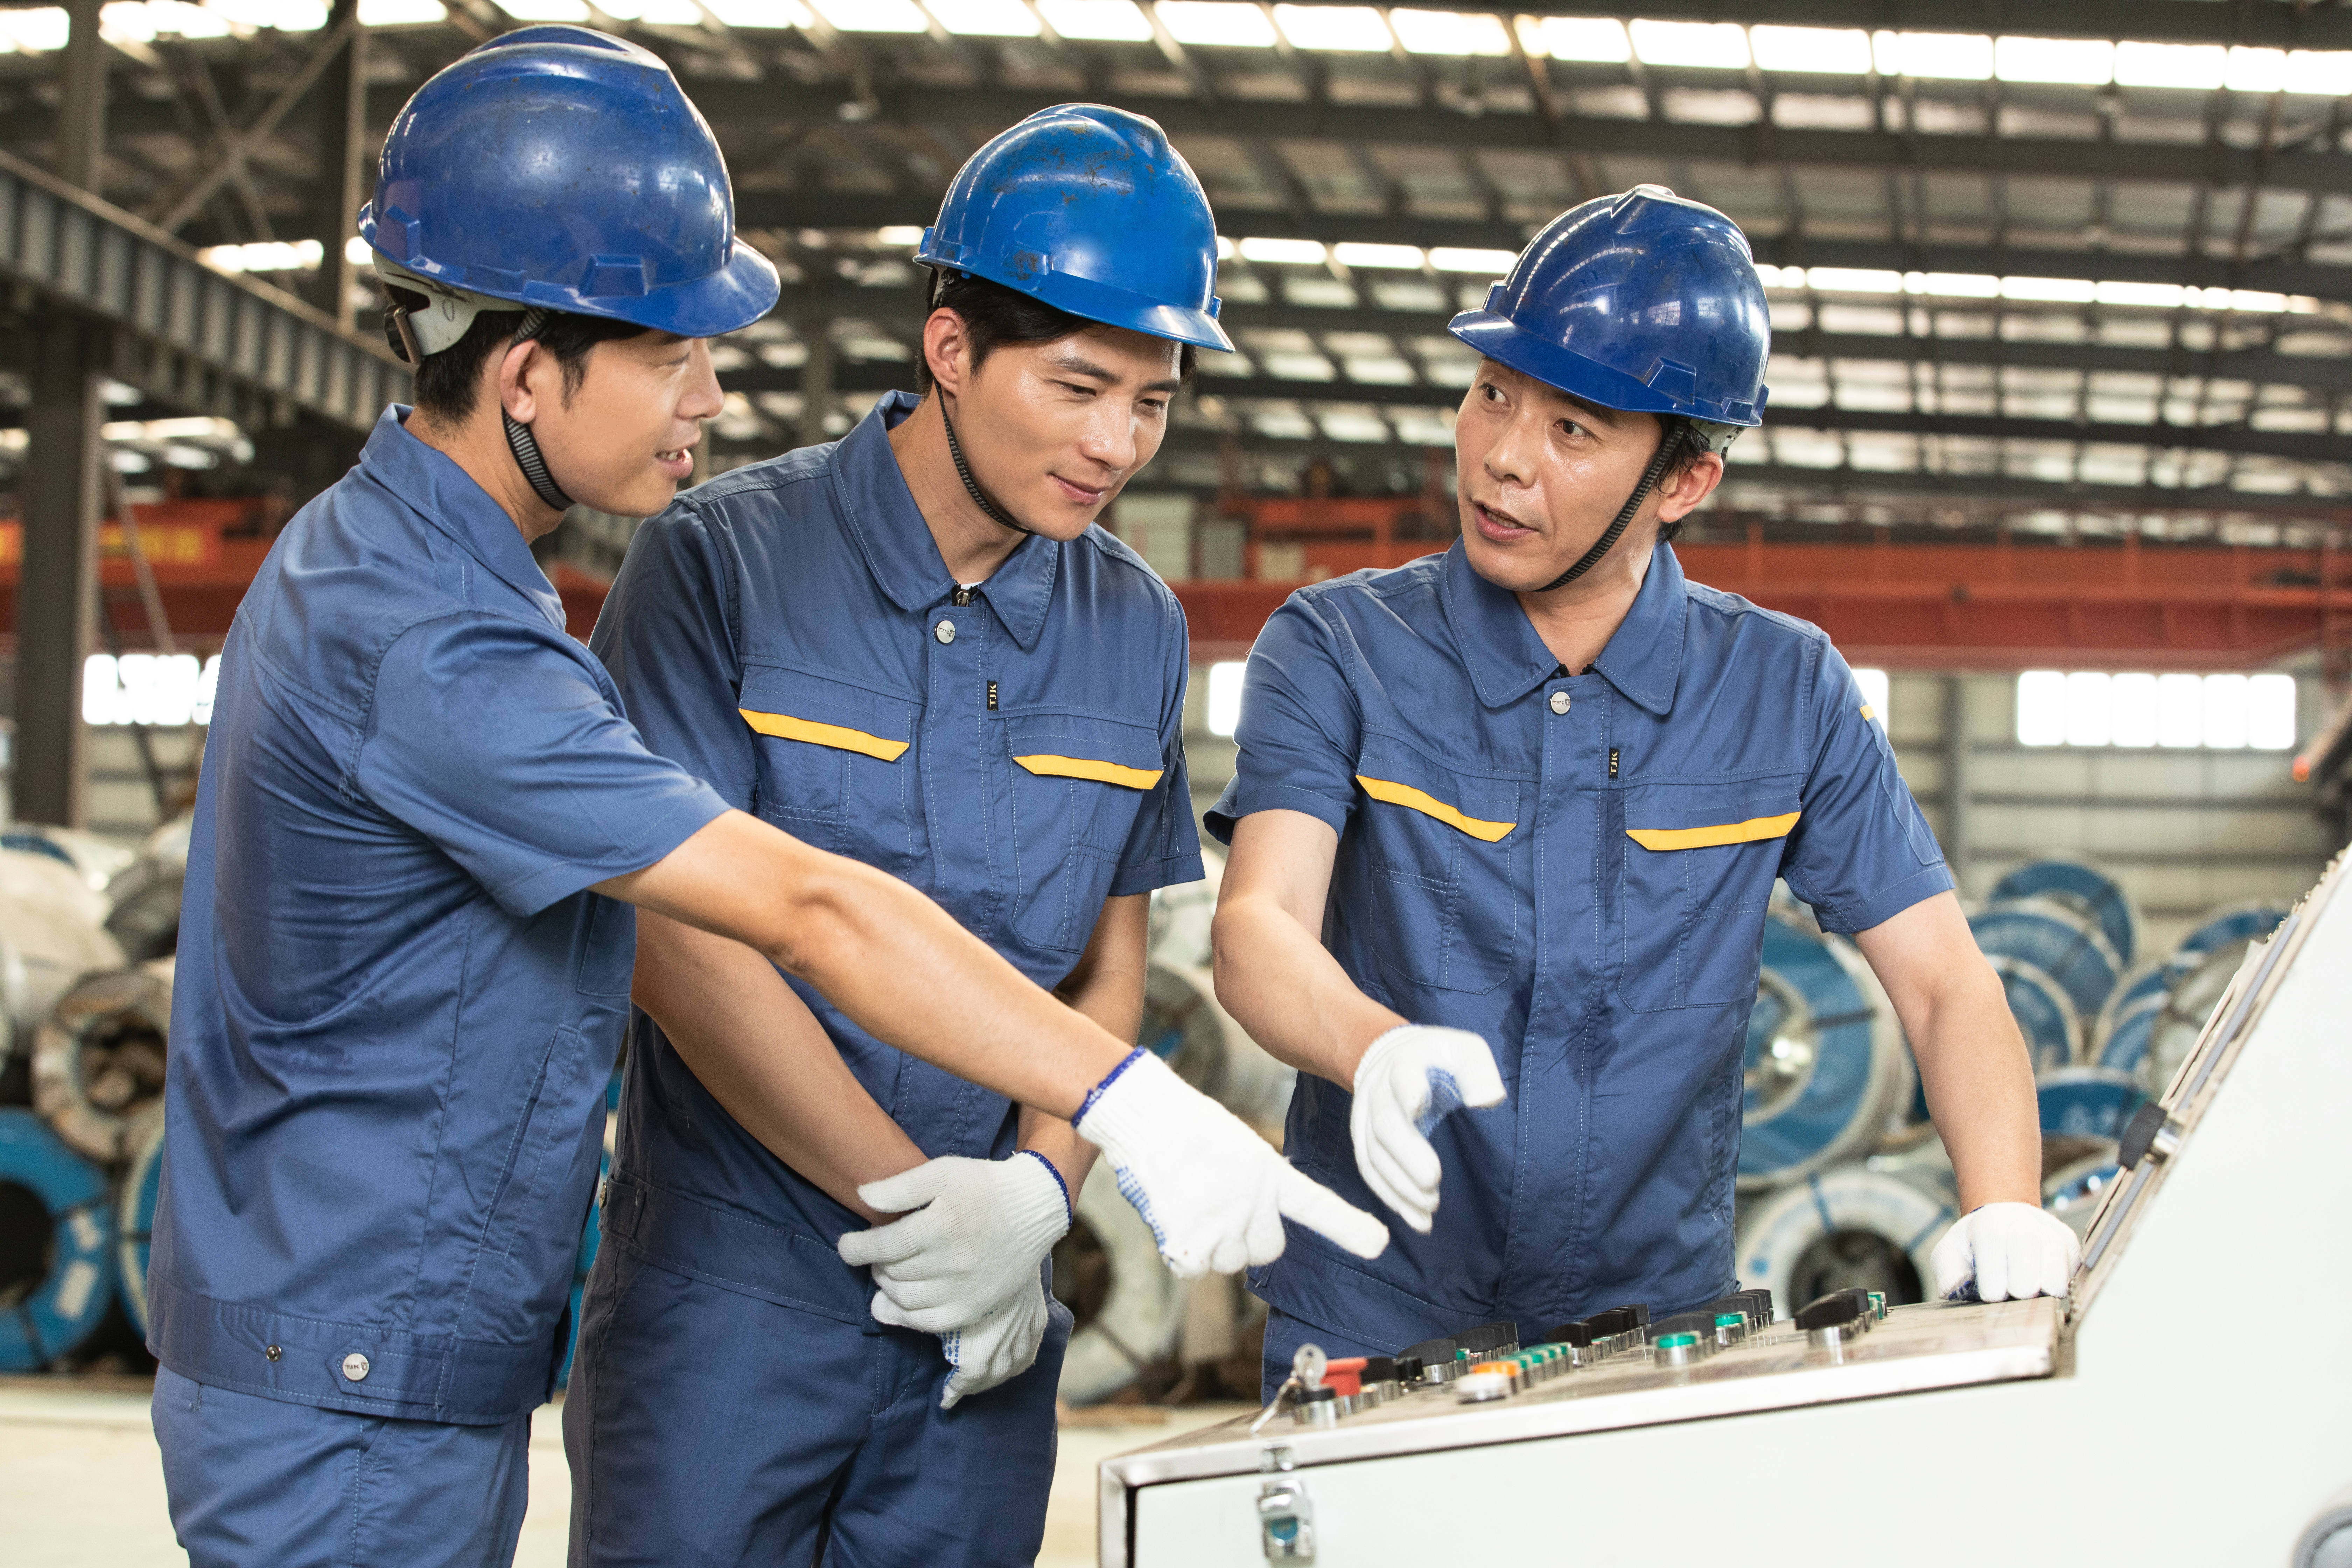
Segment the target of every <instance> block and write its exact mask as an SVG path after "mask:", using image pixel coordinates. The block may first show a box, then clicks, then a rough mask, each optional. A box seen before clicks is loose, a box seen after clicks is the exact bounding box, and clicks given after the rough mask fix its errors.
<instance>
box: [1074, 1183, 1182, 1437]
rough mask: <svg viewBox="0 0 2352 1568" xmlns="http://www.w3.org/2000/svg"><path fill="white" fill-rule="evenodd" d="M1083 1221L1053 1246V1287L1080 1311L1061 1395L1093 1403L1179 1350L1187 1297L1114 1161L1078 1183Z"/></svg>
mask: <svg viewBox="0 0 2352 1568" xmlns="http://www.w3.org/2000/svg"><path fill="white" fill-rule="evenodd" d="M1077 1222H1078V1223H1077V1224H1076V1226H1072V1227H1071V1234H1070V1235H1068V1236H1066V1237H1063V1238H1062V1241H1061V1242H1060V1243H1059V1244H1058V1245H1056V1246H1055V1248H1054V1259H1055V1268H1054V1292H1055V1295H1056V1296H1058V1297H1059V1298H1061V1300H1062V1301H1063V1302H1064V1304H1065V1305H1066V1306H1068V1307H1070V1309H1071V1310H1072V1311H1073V1312H1074V1313H1076V1317H1077V1322H1076V1326H1075V1327H1074V1329H1073V1330H1072V1331H1071V1334H1070V1346H1069V1349H1068V1351H1067V1352H1065V1354H1064V1355H1063V1357H1062V1380H1061V1384H1060V1385H1059V1393H1060V1395H1061V1397H1062V1398H1063V1399H1064V1400H1066V1401H1067V1402H1068V1403H1070V1404H1072V1405H1094V1404H1097V1403H1099V1402H1100V1401H1102V1400H1105V1399H1108V1398H1109V1397H1110V1396H1111V1395H1112V1394H1117V1393H1118V1391H1119V1390H1120V1389H1122V1388H1125V1387H1126V1386H1127V1385H1128V1384H1131V1383H1133V1382H1134V1381H1135V1379H1136V1374H1137V1373H1139V1372H1141V1371H1142V1370H1143V1368H1144V1367H1146V1366H1148V1365H1150V1363H1153V1362H1156V1361H1159V1360H1160V1359H1162V1358H1163V1357H1165V1356H1167V1355H1168V1354H1169V1353H1170V1352H1171V1351H1172V1350H1173V1349H1174V1348H1175V1344H1176V1335H1177V1331H1179V1330H1180V1329H1181V1328H1182V1327H1183V1324H1184V1308H1185V1302H1186V1296H1185V1290H1184V1284H1183V1281H1181V1280H1180V1279H1177V1278H1176V1276H1175V1275H1173V1274H1171V1273H1170V1272H1169V1271H1168V1266H1167V1265H1166V1264H1165V1263H1163V1262H1161V1261H1160V1244H1159V1242H1157V1241H1155V1240H1154V1239H1153V1238H1152V1235H1151V1227H1150V1226H1149V1225H1147V1224H1145V1223H1144V1219H1143V1216H1142V1215H1139V1214H1138V1213H1136V1212H1135V1206H1134V1205H1132V1204H1129V1202H1128V1201H1127V1200H1126V1199H1125V1198H1123V1197H1121V1196H1120V1195H1119V1191H1118V1179H1117V1178H1116V1177H1114V1176H1113V1175H1112V1174H1111V1173H1110V1168H1109V1163H1108V1161H1103V1160H1097V1161H1096V1162H1095V1166H1094V1169H1093V1170H1091V1171H1089V1172H1088V1173H1087V1180H1086V1184H1085V1185H1084V1186H1082V1187H1080V1188H1079V1189H1078V1202H1077Z"/></svg>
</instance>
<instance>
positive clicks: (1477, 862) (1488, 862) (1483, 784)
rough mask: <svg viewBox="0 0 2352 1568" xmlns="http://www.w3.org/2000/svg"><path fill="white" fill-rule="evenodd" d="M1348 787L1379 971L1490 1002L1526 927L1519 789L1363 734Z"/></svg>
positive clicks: (1524, 846) (1524, 850) (1526, 831)
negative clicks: (1355, 803) (1355, 799)
mask: <svg viewBox="0 0 2352 1568" xmlns="http://www.w3.org/2000/svg"><path fill="white" fill-rule="evenodd" d="M1356 784H1357V787H1358V788H1360V789H1361V790H1362V791H1363V792H1364V794H1365V795H1366V796H1367V797H1368V798H1367V801H1366V804H1364V805H1361V806H1360V807H1358V808H1357V812H1356V817H1355V822H1354V823H1353V825H1352V830H1353V831H1354V832H1355V833H1356V834H1358V835H1360V837H1361V842H1362V846H1363V850H1364V853H1365V855H1366V857H1367V858H1368V860H1369V861H1370V866H1369V869H1370V872H1371V873H1372V874H1371V876H1370V878H1369V879H1367V880H1368V884H1369V886H1370V889H1371V894H1372V898H1373V900H1374V901H1375V903H1376V904H1378V905H1379V906H1380V907H1378V908H1376V909H1374V910H1370V911H1369V915H1370V919H1369V920H1368V921H1366V931H1367V935H1368V938H1369V940H1370V944H1371V947H1372V952H1373V955H1374V956H1375V957H1376V958H1378V959H1379V961H1380V963H1381V967H1382V968H1384V969H1387V970H1390V971H1392V972H1393V973H1395V974H1396V975H1397V976H1399V977H1401V978H1402V979H1405V980H1409V981H1412V982H1414V983H1415V984H1422V985H1433V986H1436V987H1438V988H1439V989H1440V990H1445V991H1470V992H1486V991H1492V990H1493V989H1494V988H1495V987H1496V986H1497V985H1499V984H1502V983H1503V981H1504V980H1505V979H1507V977H1508V976H1509V974H1510V973H1511V969H1512V965H1513V964H1514V963H1515V962H1516V961H1517V955H1518V946H1519V940H1520V930H1519V928H1520V926H1521V925H1522V924H1523V923H1524V921H1525V918H1526V917H1525V913H1524V910H1523V909H1522V905H1523V903H1524V902H1525V900H1524V899H1523V898H1522V896H1521V893H1520V887H1521V884H1522V882H1523V881H1524V879H1523V878H1522V877H1521V876H1520V875H1519V870H1520V868H1521V866H1522V865H1523V864H1524V863H1525V861H1526V858H1527V856H1528V847H1527V846H1528V840H1529V839H1531V838H1532V837H1534V835H1533V833H1532V832H1531V831H1530V830H1529V829H1528V827H1527V826H1524V825H1523V824H1522V822H1521V815H1522V814H1521V810H1520V804H1521V786H1520V785H1519V784H1518V783H1517V781H1514V780H1511V779H1498V778H1490V777H1486V776H1484V775H1481V774H1477V773H1463V772H1460V771H1458V770H1456V769H1454V768H1449V767H1446V766H1444V765H1443V764H1441V763H1436V762H1433V761H1432V760H1431V759H1429V758H1427V757H1425V756H1423V755H1422V754H1421V753H1420V752H1418V751H1415V750H1414V749H1413V748H1412V747H1410V746H1407V745H1405V744H1404V743H1402V742H1399V741H1395V740H1391V739H1390V738H1389V737H1387V736H1385V735H1380V734H1368V735H1366V736H1365V737H1364V743H1363V749H1362V751H1361V752H1359V753H1358V756H1357V763H1356Z"/></svg>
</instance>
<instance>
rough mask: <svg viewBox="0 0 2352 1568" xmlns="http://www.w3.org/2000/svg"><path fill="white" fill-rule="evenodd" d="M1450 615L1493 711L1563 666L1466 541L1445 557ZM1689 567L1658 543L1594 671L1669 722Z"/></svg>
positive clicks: (1442, 576)
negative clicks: (1481, 570)
mask: <svg viewBox="0 0 2352 1568" xmlns="http://www.w3.org/2000/svg"><path fill="white" fill-rule="evenodd" d="M1439 578H1440V583H1441V584H1442V587H1443V591H1444V596H1445V613H1446V617H1447V618H1448V619H1449V620H1451V621H1452V622H1453V623H1454V632H1455V636H1456V637H1457V638H1458V641H1459V645H1460V647H1461V648H1462V662H1463V664H1464V666H1465V668H1468V670H1469V671H1470V679H1471V682H1472V684H1473V685H1475V687H1476V688H1477V689H1478V700H1480V701H1482V702H1484V703H1485V704H1486V706H1487V707H1489V708H1500V707H1502V706H1503V705H1504V704H1505V703H1507V702H1510V701H1513V700H1516V699H1518V698H1521V697H1524V696H1526V695H1527V694H1528V692H1530V691H1533V690H1534V689H1536V688H1537V687H1538V686H1541V685H1542V684H1543V683H1544V682H1545V681H1546V680H1549V679H1551V677H1552V675H1553V673H1554V672H1555V671H1556V670H1558V669H1559V658H1557V657H1555V656H1554V655H1553V653H1552V651H1551V649H1549V648H1548V647H1545V646H1544V642H1543V638H1541V637H1538V636H1537V635H1536V628H1535V626H1533V625H1532V624H1531V623H1530V622H1529V621H1528V614H1527V611H1526V610H1524V609H1522V608H1521V607H1520V605H1519V599H1518V595H1516V594H1514V593H1512V592H1510V590H1508V589H1507V588H1498V587H1496V585H1495V584H1492V583H1489V582H1487V581H1486V579H1485V578H1484V577H1481V576H1480V575H1478V573H1477V570H1476V568H1475V567H1473V566H1472V565H1471V564H1470V560H1469V557H1468V555H1467V554H1466V553H1465V551H1464V549H1463V546H1462V542H1461V541H1460V540H1458V539H1457V540H1455V541H1454V546H1453V548H1452V549H1450V550H1448V551H1447V552H1445V560H1444V564H1443V566H1442V567H1441V568H1440V571H1439ZM1689 607H1690V606H1689V597H1688V595H1686V594H1685V592H1684V584H1683V569H1682V565H1681V563H1679V562H1677V561H1676V560H1675V552H1674V547H1673V546H1671V545H1668V544H1666V543H1664V542H1661V543H1660V544H1659V545H1658V547H1657V549H1656V551H1655V552H1654V553H1653V554H1652V555H1651V557H1650V570H1649V572H1648V574H1646V575H1645V576H1644V577H1643V579H1642V591H1641V592H1640V593H1638V594H1636V595H1634V596H1633V608H1631V609H1629V610H1628V611H1626V612H1625V618H1624V620H1623V621H1622V622H1621V623H1619V625H1618V627H1617V630H1616V631H1615V632H1614V633H1613V634H1612V636H1611V637H1610V638H1609V646H1608V647H1604V648H1602V649H1601V657H1600V658H1597V659H1595V660H1593V664H1592V668H1594V669H1596V670H1598V671H1599V672H1600V673H1601V675H1602V676H1603V677H1605V678H1606V679H1608V681H1609V684H1610V685H1612V686H1614V687H1615V688H1616V689H1618V690H1620V691H1622V692H1623V693H1624V694H1625V695H1626V697H1628V698H1629V699H1631V700H1633V701H1634V702H1637V703H1639V704H1640V705H1641V706H1642V707H1643V708H1646V709H1648V710H1650V711H1651V712H1653V713H1655V714H1657V715H1659V716H1660V717H1662V718H1663V717H1664V715H1665V714H1666V713H1667V712H1668V711H1670V710H1672V709H1673V707H1674V702H1675V681H1676V680H1677V679H1679V678H1680V676H1681V673H1682V661H1683V625H1684V622H1685V619H1686V618H1687V616H1688V615H1689Z"/></svg>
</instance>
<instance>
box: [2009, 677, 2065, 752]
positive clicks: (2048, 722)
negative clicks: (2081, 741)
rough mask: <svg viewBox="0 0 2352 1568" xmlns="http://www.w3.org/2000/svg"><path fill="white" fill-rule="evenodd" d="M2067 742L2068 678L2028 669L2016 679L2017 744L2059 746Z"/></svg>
mask: <svg viewBox="0 0 2352 1568" xmlns="http://www.w3.org/2000/svg"><path fill="white" fill-rule="evenodd" d="M2065 741H2066V677H2065V676H2064V674H2063V673H2062V672H2061V671H2058V670H2055V669H2029V670H2027V671H2026V672H2025V673H2024V674H2022V675H2021V676H2019V677H2018V678H2017V743H2018V744H2019V745H2021V746H2058V745H2063V744H2064V743H2065Z"/></svg>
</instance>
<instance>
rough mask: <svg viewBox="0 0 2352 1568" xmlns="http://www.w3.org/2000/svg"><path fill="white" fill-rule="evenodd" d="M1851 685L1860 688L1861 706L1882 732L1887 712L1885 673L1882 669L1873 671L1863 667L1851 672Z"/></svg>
mask: <svg viewBox="0 0 2352 1568" xmlns="http://www.w3.org/2000/svg"><path fill="white" fill-rule="evenodd" d="M1853 683H1854V684H1855V685H1856V686H1859V687H1861V688H1862V702H1863V706H1864V707H1865V708H1867V709H1869V710H1870V716H1871V717H1872V718H1874V719H1875V720H1877V721H1878V727H1879V728H1880V729H1882V730H1884V729H1885V728H1886V712H1887V703H1886V690H1887V687H1886V672H1885V670H1883V669H1873V668H1868V667H1866V666H1865V667H1864V668H1860V669H1857V670H1855V671H1854V672H1853Z"/></svg>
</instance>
